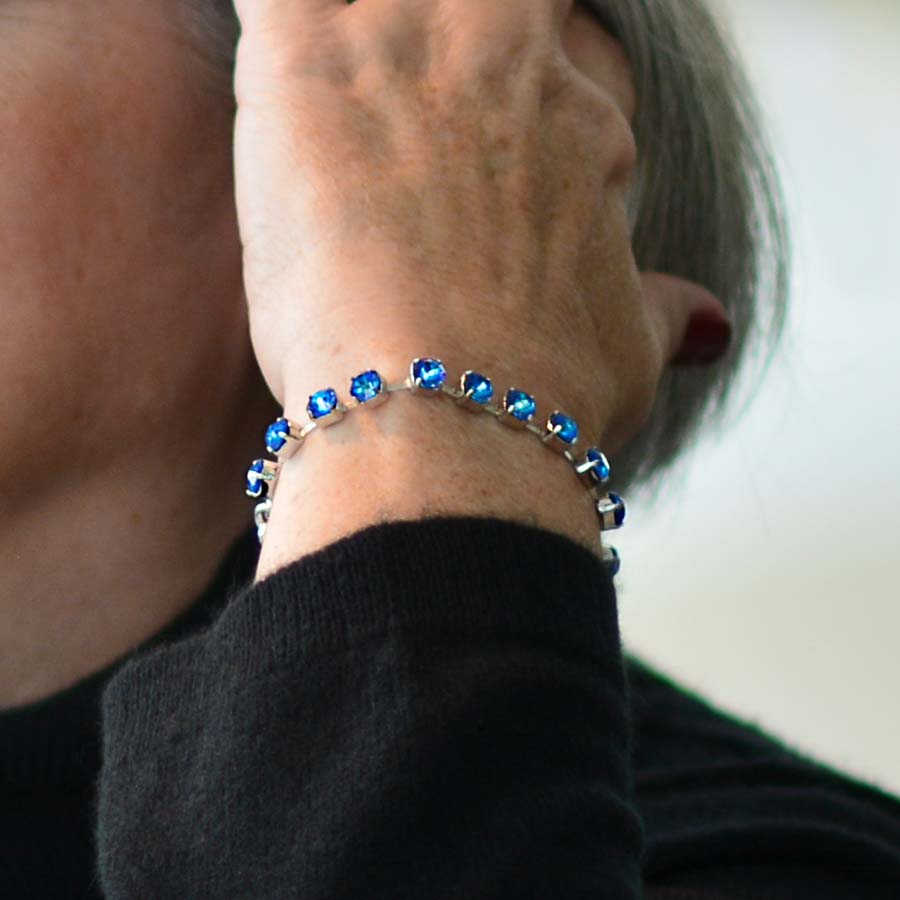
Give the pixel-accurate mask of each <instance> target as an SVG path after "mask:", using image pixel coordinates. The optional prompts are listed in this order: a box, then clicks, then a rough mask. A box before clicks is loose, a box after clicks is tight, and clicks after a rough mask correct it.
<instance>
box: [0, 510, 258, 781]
mask: <svg viewBox="0 0 900 900" xmlns="http://www.w3.org/2000/svg"><path fill="white" fill-rule="evenodd" d="M258 557H259V542H258V540H257V536H256V528H255V527H252V528H249V529H248V530H247V531H246V532H245V533H244V534H242V535H241V536H240V537H239V538H238V539H237V540H236V541H235V542H234V543H233V544H232V546H231V547H230V549H229V550H228V552H227V553H226V555H225V557H224V558H223V560H222V562H221V563H220V565H219V568H218V569H217V570H216V573H215V575H214V576H213V578H212V580H211V581H210V583H209V584H208V585H207V587H206V588H205V590H204V591H203V592H202V593H201V594H200V595H199V596H198V598H197V599H196V601H195V602H194V603H193V604H191V606H189V607H188V608H187V609H186V610H185V611H184V612H183V613H181V614H180V615H179V616H178V617H177V618H176V619H174V620H173V621H172V622H170V623H169V625H167V626H166V627H165V628H164V629H162V630H161V631H159V632H157V633H156V634H155V635H153V636H152V637H151V638H149V639H148V640H147V641H145V642H144V643H143V644H141V645H139V646H138V647H136V648H135V649H134V650H133V651H131V652H130V653H129V654H127V655H126V656H124V657H122V658H120V659H118V660H116V661H115V662H114V663H112V664H110V665H109V666H107V667H106V668H105V669H103V670H101V671H99V672H96V673H94V674H93V675H89V676H88V677H87V678H85V679H83V680H81V681H79V682H78V683H76V684H74V685H72V686H71V687H69V688H66V689H65V690H63V691H60V692H59V693H57V694H53V695H52V696H50V697H46V698H44V699H42V700H39V701H37V702H36V703H32V704H29V705H27V706H22V707H17V708H15V709H12V710H8V711H5V712H0V791H3V792H6V791H20V790H34V789H44V790H46V789H52V788H65V789H73V788H78V787H84V786H86V785H88V784H90V783H92V782H94V781H95V779H96V777H97V775H98V774H99V771H100V763H101V747H102V734H101V731H102V721H101V712H100V710H101V697H102V694H103V690H104V688H105V687H106V685H107V683H108V682H109V680H110V679H111V678H112V677H113V676H114V675H115V674H116V672H117V671H118V670H119V669H120V668H121V667H122V666H123V665H124V664H125V663H126V662H127V661H128V660H129V659H131V658H132V657H133V656H135V655H137V654H140V653H142V652H143V651H145V650H148V649H150V648H151V647H154V646H156V645H157V644H160V643H171V642H173V641H176V640H180V639H181V638H183V637H187V636H188V635H189V634H193V633H195V632H197V631H200V630H202V629H204V628H206V627H208V626H209V625H210V624H212V622H213V621H214V620H215V618H216V617H217V615H218V613H219V612H221V610H222V608H223V607H224V606H225V604H226V601H227V600H228V599H229V597H231V596H233V595H234V594H235V593H236V592H237V590H239V589H240V588H241V587H243V586H244V585H245V584H246V583H247V582H249V581H250V580H251V579H252V578H253V574H254V572H255V571H256V563H257V560H258Z"/></svg>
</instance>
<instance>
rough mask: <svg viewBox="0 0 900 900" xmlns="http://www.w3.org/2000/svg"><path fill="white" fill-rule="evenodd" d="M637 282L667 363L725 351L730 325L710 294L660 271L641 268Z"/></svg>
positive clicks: (718, 355)
mask: <svg viewBox="0 0 900 900" xmlns="http://www.w3.org/2000/svg"><path fill="white" fill-rule="evenodd" d="M641 286H642V288H643V294H644V302H645V304H646V306H647V310H648V311H649V313H650V315H651V318H652V320H653V322H654V325H655V326H656V329H657V334H658V336H659V340H660V346H661V347H662V349H663V354H664V357H665V360H666V363H667V364H674V365H685V364H691V363H694V364H697V363H711V362H713V361H715V360H717V359H719V358H721V357H722V356H723V355H724V354H725V352H726V351H727V350H728V347H729V345H730V344H731V335H732V325H731V320H730V318H729V316H728V312H727V310H726V309H725V307H724V306H723V305H722V303H721V301H720V300H719V299H718V298H717V297H716V296H715V295H714V294H712V293H710V292H709V291H708V290H706V288H703V287H701V286H700V285H699V284H695V283H694V282H693V281H688V280H687V279H684V278H679V277H677V276H675V275H664V274H662V273H661V272H642V273H641Z"/></svg>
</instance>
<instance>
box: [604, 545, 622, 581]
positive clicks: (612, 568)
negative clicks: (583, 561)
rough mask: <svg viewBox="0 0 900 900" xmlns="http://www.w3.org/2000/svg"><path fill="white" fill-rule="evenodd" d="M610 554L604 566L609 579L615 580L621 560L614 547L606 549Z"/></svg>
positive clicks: (620, 566)
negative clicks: (606, 568) (607, 571)
mask: <svg viewBox="0 0 900 900" xmlns="http://www.w3.org/2000/svg"><path fill="white" fill-rule="evenodd" d="M607 549H608V550H609V552H610V557H611V558H610V559H607V561H606V565H607V567H608V569H609V574H610V577H611V578H615V577H616V575H618V574H619V569H621V568H622V558H621V557H620V556H619V551H618V550H616V548H615V547H608V548H607Z"/></svg>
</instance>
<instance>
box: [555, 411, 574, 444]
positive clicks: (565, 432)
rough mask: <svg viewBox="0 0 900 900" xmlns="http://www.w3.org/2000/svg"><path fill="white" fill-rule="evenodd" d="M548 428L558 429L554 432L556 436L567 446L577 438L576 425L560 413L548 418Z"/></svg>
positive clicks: (572, 420)
mask: <svg viewBox="0 0 900 900" xmlns="http://www.w3.org/2000/svg"><path fill="white" fill-rule="evenodd" d="M550 427H551V428H557V427H558V428H559V431H557V432H556V436H557V437H558V438H559V439H560V440H563V441H565V442H566V443H567V444H572V443H574V442H575V438H577V437H578V425H577V423H576V422H575V420H574V419H572V418H570V417H569V416H565V415H563V414H562V413H560V412H557V413H553V415H552V416H550Z"/></svg>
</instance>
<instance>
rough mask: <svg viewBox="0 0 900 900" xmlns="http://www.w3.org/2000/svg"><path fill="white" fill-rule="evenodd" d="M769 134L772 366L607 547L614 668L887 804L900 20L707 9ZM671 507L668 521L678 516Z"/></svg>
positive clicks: (899, 323) (899, 311)
mask: <svg viewBox="0 0 900 900" xmlns="http://www.w3.org/2000/svg"><path fill="white" fill-rule="evenodd" d="M713 5H714V6H717V8H718V9H719V11H720V13H721V17H722V19H723V21H724V22H725V23H726V25H727V26H728V27H729V28H730V30H731V33H732V35H733V37H734V43H735V44H736V46H737V48H738V51H739V53H740V54H741V55H742V56H743V57H744V60H745V62H746V64H747V66H748V68H749V71H750V74H751V78H752V81H753V82H754V84H755V86H756V88H757V91H758V93H759V95H760V97H761V100H762V103H763V106H764V108H765V109H766V111H767V113H768V116H769V128H770V132H771V135H772V139H773V143H774V146H775V150H776V154H777V157H778V163H779V168H780V171H781V173H782V177H783V179H784V185H785V190H786V194H787V202H788V212H789V215H790V217H791V223H792V230H793V237H794V246H795V259H794V271H793V297H792V309H791V313H790V322H789V325H788V332H787V335H786V339H785V342H784V345H783V350H782V352H781V358H780V360H779V361H778V363H777V364H774V365H773V366H772V368H771V369H770V370H769V374H768V377H767V378H766V380H765V382H764V383H763V384H762V386H761V387H760V388H756V387H754V386H752V385H746V384H745V385H743V386H742V387H741V389H740V390H739V391H738V392H737V393H738V394H739V396H740V397H743V396H745V395H746V393H747V391H748V390H749V391H750V392H751V393H756V394H758V396H757V397H756V400H755V401H754V403H753V405H752V406H751V407H750V409H749V411H748V412H747V413H746V414H745V415H744V416H743V417H742V418H741V419H739V420H738V421H737V423H736V424H735V425H733V426H732V427H731V428H730V429H728V430H727V431H725V432H723V434H722V435H719V436H710V437H709V438H708V439H707V440H706V441H705V442H704V443H702V444H701V445H700V446H699V447H698V449H697V451H696V453H695V454H694V455H693V457H692V458H691V460H690V462H689V464H688V466H687V467H686V469H685V473H686V475H687V480H686V483H685V484H684V485H683V487H682V488H679V489H678V494H677V499H675V500H674V502H673V503H671V504H667V503H666V502H665V499H664V495H663V499H662V500H661V501H660V502H659V503H658V505H657V506H656V508H651V507H650V505H649V502H648V501H646V500H645V499H644V498H642V497H641V496H640V494H635V493H632V495H631V496H630V497H628V498H626V499H627V500H629V501H630V502H629V523H628V527H627V528H625V529H623V530H622V531H621V532H619V533H617V534H616V535H615V540H614V541H612V543H614V545H615V546H616V547H617V548H618V549H619V550H620V552H621V553H622V556H623V566H622V572H621V574H620V575H619V576H618V578H617V586H618V593H619V607H620V614H621V623H622V633H623V639H624V642H625V645H626V649H627V650H629V651H631V652H633V653H635V654H637V655H639V656H641V657H643V658H645V659H646V660H647V661H648V662H649V663H650V664H651V665H654V666H655V667H657V668H659V669H661V670H662V671H663V672H664V674H667V675H669V676H670V677H672V678H675V679H676V680H677V681H679V683H681V684H682V685H683V686H684V687H686V688H688V689H691V690H695V691H697V692H698V693H700V694H702V695H703V696H705V697H706V698H708V699H709V700H711V701H712V702H713V703H715V704H716V705H719V706H721V707H724V708H725V709H726V710H727V711H730V712H733V713H734V714H736V715H738V716H739V717H741V718H743V719H745V720H749V721H750V722H752V723H754V724H756V725H758V726H759V727H761V728H763V729H765V730H767V731H769V732H770V733H771V734H774V735H775V736H776V737H778V738H781V739H782V740H784V741H786V742H787V743H789V744H791V745H792V746H794V747H796V748H797V749H799V750H801V751H804V752H806V753H809V754H811V755H813V756H815V757H816V758H818V759H819V760H820V761H822V762H825V763H827V764H830V765H833V766H836V767H839V768H841V769H842V770H844V771H846V772H848V773H849V774H851V775H854V776H856V777H858V778H861V779H863V780H864V781H867V782H870V783H873V784H875V785H877V786H879V787H881V788H882V789H885V790H888V791H891V792H892V793H895V794H897V795H900V424H898V413H900V289H898V279H897V271H896V264H897V258H898V256H900V54H898V53H897V39H898V37H900V2H898V0H857V2H854V3H848V2H846V0H777V2H776V0H713ZM679 504H682V505H679Z"/></svg>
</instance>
